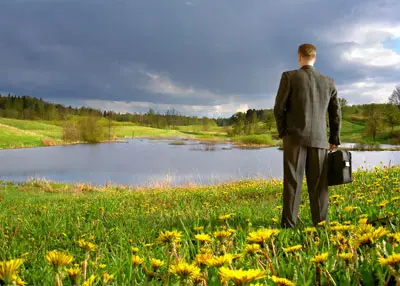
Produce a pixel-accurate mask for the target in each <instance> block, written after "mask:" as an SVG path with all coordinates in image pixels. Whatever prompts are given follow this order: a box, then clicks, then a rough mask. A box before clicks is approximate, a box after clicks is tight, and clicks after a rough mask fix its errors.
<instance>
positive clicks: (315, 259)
mask: <svg viewBox="0 0 400 286" xmlns="http://www.w3.org/2000/svg"><path fill="white" fill-rule="evenodd" d="M327 259H328V252H325V253H322V254H320V255H316V256H314V257H313V258H312V259H311V261H312V262H315V263H323V262H325V261H326V260H327Z"/></svg>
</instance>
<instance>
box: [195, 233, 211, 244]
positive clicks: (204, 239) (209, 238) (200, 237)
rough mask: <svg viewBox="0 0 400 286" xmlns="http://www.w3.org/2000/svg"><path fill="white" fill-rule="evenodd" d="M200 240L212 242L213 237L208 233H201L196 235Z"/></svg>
mask: <svg viewBox="0 0 400 286" xmlns="http://www.w3.org/2000/svg"><path fill="white" fill-rule="evenodd" d="M194 237H195V238H196V239H197V240H198V241H201V242H211V237H210V236H209V235H208V234H204V233H200V234H196V235H195V236H194Z"/></svg>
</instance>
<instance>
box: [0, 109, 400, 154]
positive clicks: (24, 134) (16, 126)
mask: <svg viewBox="0 0 400 286" xmlns="http://www.w3.org/2000/svg"><path fill="white" fill-rule="evenodd" d="M74 119H75V120H78V119H79V117H76V116H75V117H74ZM101 121H102V124H104V126H108V121H107V120H106V119H101ZM62 125H63V121H29V120H18V119H9V118H0V149H5V148H23V147H35V146H47V145H61V144H65V142H64V141H63V140H62ZM105 128H107V127H105ZM229 130H230V127H218V126H212V127H210V128H209V129H208V130H206V131H205V130H204V128H203V126H202V125H189V126H175V127H173V128H171V129H159V128H152V127H146V126H137V125H135V124H133V123H131V122H116V121H114V122H113V124H112V133H113V136H114V137H117V138H133V137H153V138H158V137H164V138H165V137H182V138H194V139H200V140H201V139H205V140H217V141H219V140H230V139H232V140H233V141H234V142H236V144H258V145H260V144H261V145H271V144H275V143H276V142H275V140H273V138H275V139H277V132H276V128H272V129H271V135H272V138H271V136H270V134H268V132H267V127H266V126H265V124H264V123H259V124H258V125H257V129H256V135H242V136H239V137H236V138H230V137H228V131H229ZM394 130H395V131H398V130H400V126H396V127H395V128H394ZM390 131H391V130H390V128H389V127H385V128H383V129H380V132H379V133H378V135H377V143H381V144H387V143H389V140H388V138H389V134H390ZM365 134H366V125H365V123H363V122H361V121H348V120H343V122H342V130H341V139H342V142H354V143H373V139H372V137H370V136H366V135H365Z"/></svg>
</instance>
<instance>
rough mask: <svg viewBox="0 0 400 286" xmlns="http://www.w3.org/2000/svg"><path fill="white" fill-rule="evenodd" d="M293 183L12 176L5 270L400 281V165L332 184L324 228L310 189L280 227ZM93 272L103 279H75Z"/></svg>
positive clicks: (162, 279)
mask: <svg viewBox="0 0 400 286" xmlns="http://www.w3.org/2000/svg"><path fill="white" fill-rule="evenodd" d="M281 189H282V182H280V181H239V182H235V183H226V184H222V185H217V186H205V187H200V186H199V187H181V188H175V189H163V190H161V189H136V190H133V189H129V188H125V187H107V186H104V187H92V186H90V185H75V186H68V185H62V184H52V183H48V182H45V181H33V182H27V183H21V184H17V183H3V184H2V186H1V187H0V217H1V219H0V229H1V232H0V258H1V260H3V262H0V279H2V280H3V284H7V283H5V282H4V279H9V281H8V282H11V281H15V280H16V279H17V276H18V277H19V278H20V279H22V280H24V281H26V282H27V283H28V285H61V281H62V283H63V285H146V284H149V285H152V284H153V285H161V284H163V283H166V284H168V285H175V284H176V285H178V284H177V283H179V285H192V284H193V285H194V284H198V282H200V283H202V282H201V281H202V280H203V279H205V280H207V285H249V282H252V281H253V280H257V282H258V283H260V284H254V285H293V284H296V285H315V284H316V283H317V282H316V281H321V283H322V284H323V285H328V284H329V285H385V283H388V282H389V281H390V282H392V283H393V282H395V281H396V280H397V281H399V277H400V272H399V266H400V257H399V256H400V254H397V253H400V225H399V223H400V219H399V207H400V167H399V166H398V167H395V168H391V169H387V168H378V167H376V168H375V169H374V170H373V171H370V172H365V171H362V170H360V171H358V172H357V173H356V174H355V177H354V182H353V184H349V185H345V186H337V187H334V188H332V189H331V190H330V209H329V212H330V224H329V225H326V226H324V225H321V227H318V228H313V227H312V225H311V222H310V214H309V205H308V200H307V194H306V188H303V194H302V199H303V200H302V202H303V204H302V205H301V207H300V213H299V216H300V219H301V220H299V223H298V227H296V228H295V229H292V230H284V229H280V228H279V219H280V214H281V207H280V206H281ZM54 250H57V251H58V252H52V251H54ZM19 259H22V260H19ZM154 259H157V260H154ZM6 261H8V262H6ZM2 265H3V268H2ZM5 265H8V266H9V267H8V268H5V267H4V266H5ZM239 269H242V270H239ZM84 273H86V274H84ZM8 274H9V276H6V275H8ZM13 275H14V276H13ZM15 275H17V276H15ZM84 275H86V279H87V280H90V279H93V280H94V283H93V284H90V283H89V282H90V281H86V284H80V283H79V282H78V283H75V284H74V283H72V282H71V278H72V279H73V280H74V281H76V280H77V279H78V278H79V279H80V280H81V281H83V280H84V279H83V276H84ZM109 275H112V276H109ZM4 277H6V278H4ZM7 277H10V278H7ZM277 277H279V278H286V279H287V280H278V278H277ZM110 278H111V280H109V279H110ZM56 280H58V284H57V283H56ZM221 280H223V281H226V282H223V283H221ZM274 281H275V282H274ZM20 282H21V281H20ZM254 283H256V282H254ZM361 283H362V284H361ZM10 285H11V284H10ZM199 285H204V284H199ZM393 285H394V284H393Z"/></svg>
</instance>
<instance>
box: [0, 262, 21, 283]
mask: <svg viewBox="0 0 400 286" xmlns="http://www.w3.org/2000/svg"><path fill="white" fill-rule="evenodd" d="M23 263H24V260H23V259H20V258H18V259H12V260H8V261H0V280H1V281H3V282H4V283H5V284H6V285H10V284H12V282H13V281H15V279H14V278H15V277H16V275H17V272H18V268H20V267H21V265H22V264H23Z"/></svg>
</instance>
